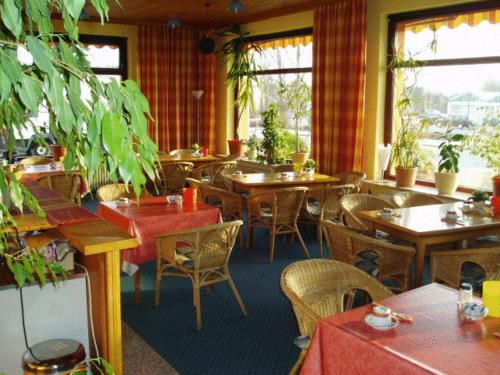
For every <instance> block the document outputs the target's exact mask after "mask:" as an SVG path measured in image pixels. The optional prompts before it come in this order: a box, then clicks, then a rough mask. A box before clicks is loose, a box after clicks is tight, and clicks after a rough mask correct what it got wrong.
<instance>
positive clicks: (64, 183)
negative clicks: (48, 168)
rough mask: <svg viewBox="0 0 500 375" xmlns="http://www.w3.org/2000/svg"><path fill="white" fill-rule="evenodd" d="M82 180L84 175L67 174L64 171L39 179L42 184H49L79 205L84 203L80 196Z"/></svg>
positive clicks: (48, 185)
mask: <svg viewBox="0 0 500 375" xmlns="http://www.w3.org/2000/svg"><path fill="white" fill-rule="evenodd" d="M82 181H83V180H82V176H80V175H79V174H77V173H74V174H66V173H64V172H61V173H56V174H52V175H48V176H45V177H42V178H39V179H38V182H40V184H42V185H45V186H47V187H48V188H49V189H51V190H54V191H55V192H57V193H59V194H61V195H62V196H63V197H65V198H67V199H69V200H71V201H72V202H75V203H76V204H78V205H79V206H80V205H81V204H82V202H81V196H80V189H81V186H82Z"/></svg>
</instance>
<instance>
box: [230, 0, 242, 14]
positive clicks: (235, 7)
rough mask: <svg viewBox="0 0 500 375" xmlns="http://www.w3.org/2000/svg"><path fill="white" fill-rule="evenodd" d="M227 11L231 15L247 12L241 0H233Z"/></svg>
mask: <svg viewBox="0 0 500 375" xmlns="http://www.w3.org/2000/svg"><path fill="white" fill-rule="evenodd" d="M227 10H228V11H230V12H231V13H241V12H244V11H245V6H244V5H243V4H242V3H241V1H240V0H232V1H231V3H230V4H229V6H228V7H227Z"/></svg>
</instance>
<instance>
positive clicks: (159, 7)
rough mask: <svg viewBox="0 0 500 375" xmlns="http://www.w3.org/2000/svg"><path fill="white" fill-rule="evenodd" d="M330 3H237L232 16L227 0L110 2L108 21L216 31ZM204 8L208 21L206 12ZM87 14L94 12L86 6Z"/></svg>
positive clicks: (291, 0) (269, 0) (280, 0)
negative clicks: (239, 8)
mask: <svg viewBox="0 0 500 375" xmlns="http://www.w3.org/2000/svg"><path fill="white" fill-rule="evenodd" d="M331 1H333V0H330V1H328V0H241V2H242V3H243V5H244V6H245V8H246V9H245V11H244V12H242V13H238V14H234V13H231V12H229V11H228V10H227V7H228V5H229V3H230V0H120V3H121V7H120V5H118V4H117V3H116V2H115V1H114V0H110V1H109V2H108V3H109V5H110V7H111V10H110V13H109V16H110V21H111V22H113V21H114V22H121V23H132V24H137V23H139V24H141V23H165V22H166V21H167V20H168V19H169V18H173V17H175V18H178V19H180V20H181V22H182V23H183V25H186V26H191V27H196V28H203V29H206V28H218V27H222V26H228V25H232V24H241V23H248V22H252V21H255V20H260V19H265V18H271V17H275V16H280V15H285V14H289V13H294V12H298V11H301V10H306V9H311V8H312V7H313V6H314V5H317V4H320V3H325V2H331ZM206 3H209V4H210V6H209V7H208V22H207V9H206V7H205V4H206ZM87 11H88V13H89V14H90V15H91V16H93V17H96V16H97V13H96V12H95V10H94V9H93V8H92V7H91V6H87Z"/></svg>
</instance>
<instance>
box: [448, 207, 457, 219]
mask: <svg viewBox="0 0 500 375" xmlns="http://www.w3.org/2000/svg"><path fill="white" fill-rule="evenodd" d="M457 219H458V214H457V212H456V211H455V210H448V211H446V220H450V221H456V220H457Z"/></svg>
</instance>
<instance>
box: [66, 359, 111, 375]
mask: <svg viewBox="0 0 500 375" xmlns="http://www.w3.org/2000/svg"><path fill="white" fill-rule="evenodd" d="M83 366H84V367H85V368H84V369H82V367H83ZM114 373H115V370H114V369H113V366H111V364H110V363H109V362H107V361H106V360H105V359H104V358H88V359H85V360H84V361H83V362H82V363H79V364H78V365H77V366H75V368H74V369H73V370H72V371H71V372H70V375H89V374H99V375H114Z"/></svg>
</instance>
